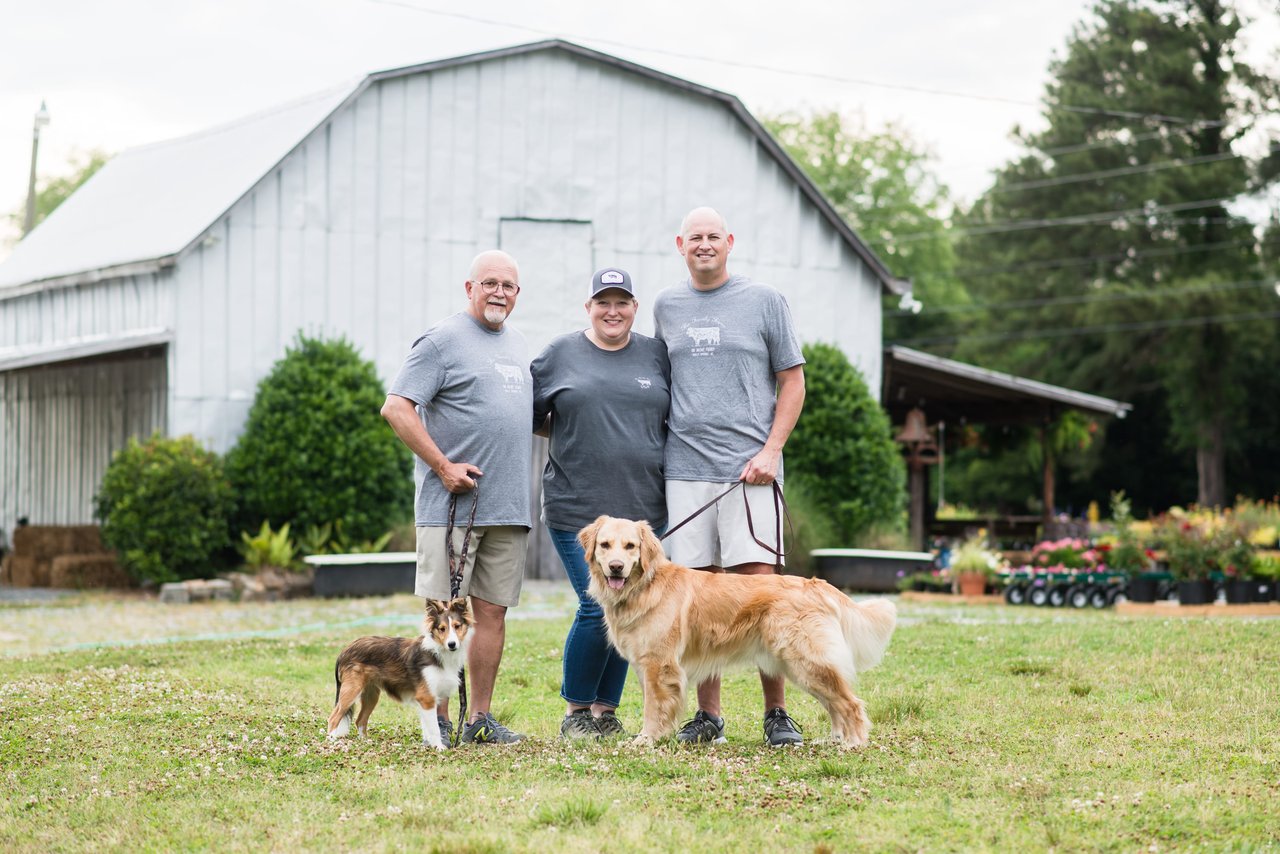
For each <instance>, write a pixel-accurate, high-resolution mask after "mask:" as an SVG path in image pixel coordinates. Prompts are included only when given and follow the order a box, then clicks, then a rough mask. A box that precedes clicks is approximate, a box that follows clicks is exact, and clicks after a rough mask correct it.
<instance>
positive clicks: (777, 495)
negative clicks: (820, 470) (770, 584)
mask: <svg viewBox="0 0 1280 854" xmlns="http://www.w3.org/2000/svg"><path fill="white" fill-rule="evenodd" d="M771 485H772V486H773V516H774V520H775V521H776V522H777V530H776V531H775V532H774V533H775V539H774V542H775V543H777V546H776V547H774V546H771V545H769V544H768V543H766V542H764V541H762V540H761V539H760V538H759V537H757V536H756V526H755V522H754V521H753V520H752V518H751V502H750V501H748V500H747V488H746V481H742V480H740V481H738V482H737V483H735V484H734V485H733V486H731V487H729V488H728V489H726V490H725V491H724V492H722V493H720V494H719V495H717V496H716V497H715V498H713V499H711V500H710V501H708V502H707V503H706V504H703V505H702V506H701V507H699V508H698V509H697V510H694V511H693V513H691V514H689V515H688V516H686V517H685V518H684V519H682V520H680V524H678V525H676V526H675V527H673V528H671V529H670V530H669V531H667V532H666V533H665V534H663V535H662V536H661V537H659V538H658V539H659V540H665V539H666V538H667V537H669V536H671V535H672V534H674V533H675V532H676V531H678V530H680V529H681V528H683V527H684V526H685V525H687V524H689V523H690V522H692V521H693V520H694V519H696V518H698V517H699V516H701V515H702V514H703V513H705V512H707V511H708V510H710V509H711V508H712V507H714V506H715V505H716V504H718V503H720V499H722V498H724V497H725V496H726V495H728V494H729V493H730V492H733V491H734V490H735V489H737V488H738V487H742V507H743V509H744V510H745V511H746V514H747V531H748V532H749V533H750V534H751V539H753V540H755V541H756V545H758V546H760V548H762V549H764V550H765V551H767V552H768V553H769V554H771V555H773V556H774V558H776V560H775V561H774V564H773V565H774V566H775V567H777V566H781V565H782V559H783V558H784V557H786V556H787V553H786V552H785V551H783V550H782V519H783V517H784V516H785V517H786V520H787V530H788V531H790V532H791V538H792V539H793V540H794V539H795V536H796V529H795V525H794V524H793V523H792V522H791V510H790V508H788V507H787V499H786V498H785V497H784V496H783V494H782V487H781V486H779V485H778V482H777V481H776V480H775V481H774V482H773V483H772V484H771Z"/></svg>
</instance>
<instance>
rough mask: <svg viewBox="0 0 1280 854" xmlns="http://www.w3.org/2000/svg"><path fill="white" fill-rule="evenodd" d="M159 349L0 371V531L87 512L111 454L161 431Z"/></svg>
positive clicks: (69, 520)
mask: <svg viewBox="0 0 1280 854" xmlns="http://www.w3.org/2000/svg"><path fill="white" fill-rule="evenodd" d="M165 375H166V369H165V358H164V355H163V353H162V352H153V353H150V354H147V355H138V354H132V355H121V356H113V357H109V358H107V359H103V360H93V361H85V362H75V363H68V364H65V365H51V366H46V367H39V368H28V369H24V370H18V371H7V372H3V373H0V429H2V430H3V432H4V441H3V442H0V496H3V501H0V529H2V530H4V531H5V532H12V531H13V527H14V523H15V522H16V521H17V519H18V518H19V517H22V516H26V517H28V518H29V519H30V520H31V522H32V524H44V525H66V524H75V523H82V522H88V521H90V520H92V518H93V496H94V493H95V492H96V491H97V489H98V485H99V483H100V482H101V479H102V474H103V472H105V471H106V468H107V463H108V462H110V460H111V455H112V454H113V453H114V452H115V451H117V450H118V449H120V448H122V447H124V445H125V444H126V443H127V442H128V440H129V438H130V437H131V436H137V437H140V438H146V437H147V436H150V435H151V434H152V433H153V432H155V431H156V430H160V431H162V432H163V431H165V430H166V428H167V424H166V403H165V402H166V398H167V391H166V388H165V386H166V382H165Z"/></svg>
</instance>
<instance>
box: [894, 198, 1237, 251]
mask: <svg viewBox="0 0 1280 854" xmlns="http://www.w3.org/2000/svg"><path fill="white" fill-rule="evenodd" d="M1234 198H1235V196H1222V197H1220V198H1216V199H1199V200H1197V201H1194V202H1175V203H1172V204H1167V205H1146V206H1143V207H1140V208H1127V209H1123V210H1112V211H1096V212H1093V213H1087V214H1073V215H1071V216H1063V217H1049V218H1041V219H1012V220H1003V221H997V222H992V223H988V224H987V225H979V226H973V227H971V228H950V229H947V230H946V231H945V232H943V233H942V234H941V235H940V234H939V233H938V232H935V231H921V232H913V233H911V234H902V235H898V236H897V237H895V238H894V239H893V242H894V243H911V242H914V241H917V240H929V239H934V238H937V237H939V236H945V237H947V238H948V239H951V238H956V237H961V236H964V235H967V234H999V233H1004V232H1009V231H1030V230H1033V229H1037V228H1053V227H1056V226H1061V225H1091V224H1095V223H1099V222H1107V221H1109V220H1114V219H1125V218H1129V217H1135V216H1142V217H1146V216H1152V215H1154V214H1157V213H1169V212H1176V211H1189V210H1197V209H1201V208H1211V207H1215V206H1217V205H1221V204H1222V203H1223V202H1229V201H1232V200H1233V199H1234Z"/></svg>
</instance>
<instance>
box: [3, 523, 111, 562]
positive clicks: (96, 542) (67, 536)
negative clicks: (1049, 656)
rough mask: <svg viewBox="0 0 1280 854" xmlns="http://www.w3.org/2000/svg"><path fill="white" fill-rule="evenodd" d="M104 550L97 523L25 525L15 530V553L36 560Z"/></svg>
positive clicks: (98, 552) (96, 552)
mask: <svg viewBox="0 0 1280 854" xmlns="http://www.w3.org/2000/svg"><path fill="white" fill-rule="evenodd" d="M103 551H104V549H103V548H102V535H101V533H100V532H99V531H98V526H97V525H25V526H23V527H21V528H18V529H16V530H15V531H14V532H13V553H14V554H17V555H22V556H23V557H30V558H35V559H36V560H53V559H54V558H55V557H59V556H61V555H74V554H101V553H102V552H103Z"/></svg>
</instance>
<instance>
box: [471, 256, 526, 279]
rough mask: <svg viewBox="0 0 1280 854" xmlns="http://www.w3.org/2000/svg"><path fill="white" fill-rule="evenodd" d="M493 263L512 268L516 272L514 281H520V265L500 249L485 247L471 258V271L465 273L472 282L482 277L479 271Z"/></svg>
mask: <svg viewBox="0 0 1280 854" xmlns="http://www.w3.org/2000/svg"><path fill="white" fill-rule="evenodd" d="M495 264H498V265H501V266H503V267H506V268H509V269H511V270H514V271H515V273H516V283H517V284H519V281H520V267H519V265H517V264H516V259H514V258H512V257H511V256H510V255H508V254H507V253H506V252H503V251H502V250H501V249H486V250H485V251H484V252H481V253H480V254H479V255H477V256H476V257H475V258H473V259H472V260H471V271H470V272H469V273H468V274H467V278H468V279H470V280H471V281H473V282H478V281H480V280H481V279H483V278H484V277H483V276H481V275H480V271H481V270H483V269H486V268H488V267H491V266H493V265H495Z"/></svg>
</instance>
